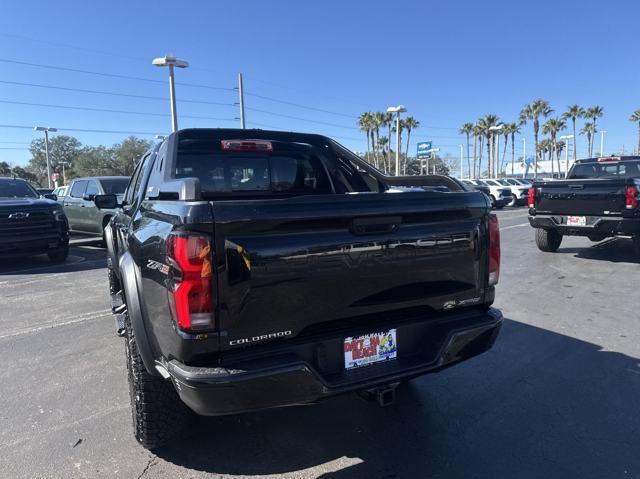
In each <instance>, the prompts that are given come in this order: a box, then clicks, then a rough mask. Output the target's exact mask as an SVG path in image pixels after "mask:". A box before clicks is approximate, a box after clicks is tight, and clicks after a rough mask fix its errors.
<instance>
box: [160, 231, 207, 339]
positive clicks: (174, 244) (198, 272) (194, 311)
mask: <svg viewBox="0 0 640 479" xmlns="http://www.w3.org/2000/svg"><path fill="white" fill-rule="evenodd" d="M167 261H168V262H169V263H170V265H171V286H172V287H171V291H170V292H169V293H170V301H171V303H172V309H173V311H174V313H175V319H176V321H177V323H178V326H179V327H180V329H183V330H187V331H188V330H190V331H203V330H209V329H211V328H213V326H214V304H213V296H212V291H213V268H212V265H211V243H210V242H209V238H208V237H206V236H201V235H179V234H172V235H170V236H169V238H168V239H167Z"/></svg>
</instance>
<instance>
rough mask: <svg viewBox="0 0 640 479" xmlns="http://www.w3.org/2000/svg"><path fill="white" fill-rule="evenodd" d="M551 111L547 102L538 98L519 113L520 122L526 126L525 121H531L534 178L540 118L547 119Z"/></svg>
mask: <svg viewBox="0 0 640 479" xmlns="http://www.w3.org/2000/svg"><path fill="white" fill-rule="evenodd" d="M551 112H553V109H552V108H551V106H550V105H549V102H548V101H546V100H542V99H541V98H538V99H537V100H534V101H532V102H531V103H529V104H528V105H525V106H524V108H523V109H522V111H521V112H520V122H521V123H522V124H526V123H527V121H533V142H534V145H535V155H536V156H535V158H536V160H535V164H534V176H535V177H536V178H537V177H538V158H539V154H538V133H539V132H540V116H543V117H544V118H546V117H548V116H549V115H550V114H551Z"/></svg>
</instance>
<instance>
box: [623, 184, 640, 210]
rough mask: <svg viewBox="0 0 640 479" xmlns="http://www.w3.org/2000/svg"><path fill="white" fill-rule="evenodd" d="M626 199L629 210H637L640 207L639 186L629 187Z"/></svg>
mask: <svg viewBox="0 0 640 479" xmlns="http://www.w3.org/2000/svg"><path fill="white" fill-rule="evenodd" d="M625 197H626V201H625V203H626V206H627V209H628V210H633V209H636V208H637V207H638V206H639V205H640V192H639V191H638V187H637V186H633V185H632V186H627V189H626V191H625Z"/></svg>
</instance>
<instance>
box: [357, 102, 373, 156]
mask: <svg viewBox="0 0 640 479" xmlns="http://www.w3.org/2000/svg"><path fill="white" fill-rule="evenodd" d="M372 120H373V118H372V114H371V112H368V111H366V112H364V113H362V114H361V115H360V116H359V117H358V126H359V127H360V131H363V132H364V133H365V135H366V136H367V161H371V150H370V148H369V147H370V146H373V121H372ZM370 136H371V143H369V137H370Z"/></svg>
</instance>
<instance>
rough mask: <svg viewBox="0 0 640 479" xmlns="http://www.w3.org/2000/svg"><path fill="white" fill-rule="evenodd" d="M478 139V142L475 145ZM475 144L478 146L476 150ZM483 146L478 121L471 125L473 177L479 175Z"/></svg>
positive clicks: (481, 130)
mask: <svg viewBox="0 0 640 479" xmlns="http://www.w3.org/2000/svg"><path fill="white" fill-rule="evenodd" d="M478 140H480V144H478V145H477V143H478ZM476 145H477V146H478V147H479V148H478V149H477V150H476ZM483 147H484V131H483V129H482V125H481V124H480V121H478V122H477V123H476V124H475V125H474V126H473V176H474V178H479V177H480V168H481V165H482V149H483Z"/></svg>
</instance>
